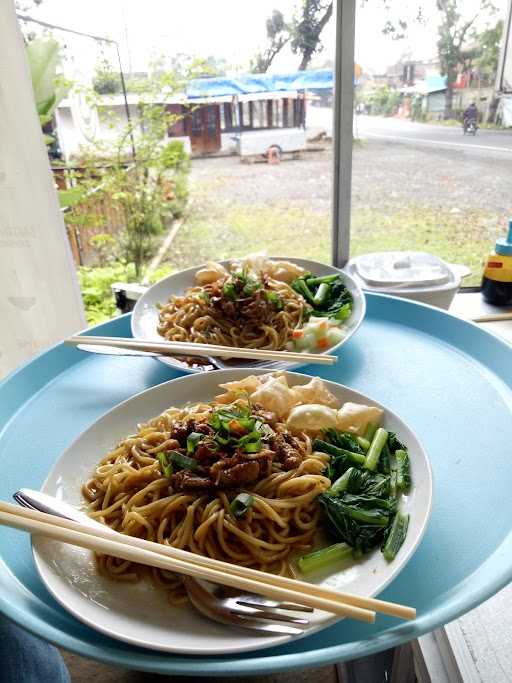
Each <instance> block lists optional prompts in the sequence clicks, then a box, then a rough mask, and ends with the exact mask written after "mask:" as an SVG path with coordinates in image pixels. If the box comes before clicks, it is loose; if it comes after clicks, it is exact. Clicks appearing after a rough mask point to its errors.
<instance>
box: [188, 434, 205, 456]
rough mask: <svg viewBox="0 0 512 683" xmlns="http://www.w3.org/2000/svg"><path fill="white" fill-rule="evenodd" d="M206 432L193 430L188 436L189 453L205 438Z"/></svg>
mask: <svg viewBox="0 0 512 683" xmlns="http://www.w3.org/2000/svg"><path fill="white" fill-rule="evenodd" d="M204 436H205V435H204V434H201V433H200V432H192V433H191V434H189V435H188V436H187V453H194V452H195V450H196V448H197V446H198V444H199V442H200V441H202V439H204Z"/></svg>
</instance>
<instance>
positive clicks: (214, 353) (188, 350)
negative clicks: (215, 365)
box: [64, 335, 338, 365]
mask: <svg viewBox="0 0 512 683" xmlns="http://www.w3.org/2000/svg"><path fill="white" fill-rule="evenodd" d="M64 343H65V344H70V345H71V346H79V345H82V344H86V345H88V346H111V347H112V346H113V347H115V348H118V349H131V350H132V351H148V352H150V353H158V354H162V355H170V356H174V355H180V356H183V355H185V356H207V357H217V358H246V359H253V360H272V361H279V360H281V361H289V362H292V363H293V362H294V363H304V362H308V363H319V364H321V365H333V363H336V361H337V360H338V358H337V356H330V355H327V354H320V353H298V352H296V351H269V350H267V349H242V348H238V347H234V346H220V345H218V344H197V343H195V342H171V341H168V342H164V341H162V342H160V341H143V340H140V339H126V338H125V337H100V336H98V337H87V336H82V335H80V336H75V337H68V339H65V340H64Z"/></svg>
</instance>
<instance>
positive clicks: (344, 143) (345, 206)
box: [331, 0, 356, 268]
mask: <svg viewBox="0 0 512 683" xmlns="http://www.w3.org/2000/svg"><path fill="white" fill-rule="evenodd" d="M355 31H356V0H338V2H337V3H336V53H335V62H334V84H335V85H334V102H333V104H334V106H333V150H334V159H333V164H334V168H333V193H332V230H331V233H332V234H331V261H332V265H333V266H335V267H336V268H342V267H343V266H344V265H346V263H347V261H348V260H349V258H350V217H351V195H352V141H353V116H354V113H353V111H354V46H355Z"/></svg>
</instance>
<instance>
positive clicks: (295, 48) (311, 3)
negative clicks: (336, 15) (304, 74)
mask: <svg viewBox="0 0 512 683" xmlns="http://www.w3.org/2000/svg"><path fill="white" fill-rule="evenodd" d="M332 12H333V2H332V0H330V1H329V2H326V1H325V0H302V1H301V3H300V5H299V7H298V8H297V10H296V14H295V17H294V20H293V22H292V26H291V29H290V32H291V36H292V39H291V48H292V52H293V53H294V54H299V55H301V61H300V64H299V71H304V70H305V69H306V68H307V66H308V64H309V63H310V61H311V58H312V57H313V55H314V54H315V53H316V52H320V51H321V50H322V49H323V45H322V42H321V34H322V31H323V30H324V28H325V27H326V25H327V24H328V23H329V20H330V18H331V17H332Z"/></svg>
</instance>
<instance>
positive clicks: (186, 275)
mask: <svg viewBox="0 0 512 683" xmlns="http://www.w3.org/2000/svg"><path fill="white" fill-rule="evenodd" d="M272 259H275V260H281V261H282V260H284V261H291V262H292V263H296V264H297V265H299V266H301V267H302V268H304V269H305V270H309V271H311V272H312V273H315V275H331V274H333V273H336V274H340V275H342V276H343V279H344V282H345V285H346V287H347V289H348V290H349V291H350V293H351V294H352V298H353V307H352V315H351V316H350V318H348V320H346V321H345V322H344V323H343V325H342V326H341V327H340V329H341V330H343V331H344V332H345V337H344V338H343V339H342V340H341V341H340V342H339V343H338V344H336V345H335V346H331V347H330V348H329V349H326V351H323V352H322V353H334V352H335V351H336V350H337V349H339V348H340V346H342V345H343V344H345V343H346V342H347V341H348V340H349V339H350V337H351V336H352V335H353V334H354V332H355V331H356V330H357V328H358V327H359V325H360V324H361V323H362V322H363V318H364V314H365V312H366V300H365V297H364V293H363V290H362V289H361V287H360V286H359V284H358V283H357V282H356V280H355V279H354V278H353V277H351V276H350V275H348V274H347V273H345V272H344V271H341V270H339V268H334V266H327V265H325V264H324V263H318V262H317V261H308V260H306V259H301V258H294V257H287V256H273V257H272ZM236 260H237V259H227V260H225V261H219V263H221V264H222V265H223V266H228V265H229V264H231V263H232V262H233V261H236ZM203 267H204V264H202V265H200V266H194V267H193V268H188V269H187V270H182V271H180V272H179V273H173V274H172V275H169V276H168V277H166V278H164V279H163V280H160V281H159V282H157V283H156V284H154V285H153V286H152V287H150V288H149V289H148V290H147V291H146V292H144V294H143V295H142V296H141V298H140V299H139V300H138V301H137V303H136V304H135V308H134V309H133V312H132V319H131V326H132V334H133V336H134V337H135V338H136V339H144V340H146V341H148V340H150V341H162V337H161V336H160V335H159V334H158V332H157V326H158V309H157V304H159V303H160V304H162V303H165V302H166V301H167V300H168V299H169V297H170V296H171V295H172V294H183V293H184V292H185V290H186V289H188V288H189V287H193V286H194V285H195V280H194V275H195V274H196V272H197V271H198V270H199V269H200V268H203ZM158 360H160V361H162V363H165V364H166V365H170V366H172V367H174V368H178V369H179V370H181V371H182V372H190V373H196V372H203V371H204V370H205V369H208V366H197V367H191V366H190V365H188V364H187V363H184V362H183V361H180V360H178V359H177V358H171V357H167V358H166V357H161V358H159V359H158ZM215 364H216V365H217V366H218V367H219V368H232V367H233V365H235V366H236V367H243V368H253V367H261V366H262V365H265V367H267V368H268V367H272V369H278V368H279V369H281V370H284V369H290V368H292V367H293V368H296V367H300V365H301V363H283V362H279V361H278V362H276V363H271V364H269V363H268V361H264V362H263V363H262V362H261V361H243V360H238V361H236V362H229V361H222V359H221V358H217V359H215ZM305 364H306V363H303V365H305ZM210 367H211V366H210Z"/></svg>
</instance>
